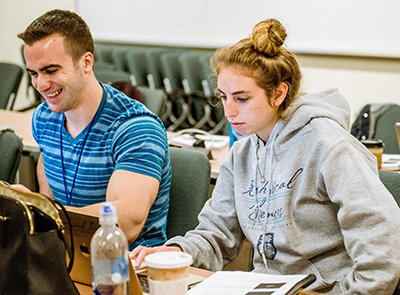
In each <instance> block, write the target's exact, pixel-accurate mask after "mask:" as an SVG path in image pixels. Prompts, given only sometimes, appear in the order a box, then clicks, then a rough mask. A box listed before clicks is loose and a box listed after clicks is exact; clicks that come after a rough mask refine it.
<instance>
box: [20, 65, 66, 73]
mask: <svg viewBox="0 0 400 295" xmlns="http://www.w3.org/2000/svg"><path fill="white" fill-rule="evenodd" d="M49 68H61V66H60V65H57V64H51V65H47V66H45V67H43V68H40V69H39V72H43V71H45V70H47V69H49ZM26 71H27V72H34V71H33V70H31V69H30V68H26Z"/></svg>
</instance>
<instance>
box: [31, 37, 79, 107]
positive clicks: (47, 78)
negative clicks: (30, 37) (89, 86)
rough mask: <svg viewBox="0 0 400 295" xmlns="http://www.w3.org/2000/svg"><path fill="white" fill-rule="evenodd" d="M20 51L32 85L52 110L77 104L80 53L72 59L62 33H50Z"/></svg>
mask: <svg viewBox="0 0 400 295" xmlns="http://www.w3.org/2000/svg"><path fill="white" fill-rule="evenodd" d="M24 55H25V60H26V66H27V67H26V68H27V71H28V72H29V73H30V75H31V78H32V84H33V86H34V87H35V88H36V90H37V91H39V92H40V94H41V95H42V96H43V98H44V99H45V100H46V101H47V103H48V105H49V107H50V109H51V110H52V111H53V112H56V113H63V112H67V111H70V110H73V109H74V108H76V107H77V106H78V105H79V103H80V102H81V101H82V99H83V98H84V97H83V95H82V93H83V90H84V87H85V86H84V85H85V79H84V78H85V66H84V57H82V58H81V60H79V61H78V62H74V61H73V59H72V57H71V56H70V55H69V54H68V53H67V52H66V50H65V44H64V37H62V36H61V35H59V34H53V35H50V36H48V37H46V38H44V39H41V40H39V41H37V42H35V43H34V44H32V45H31V46H29V45H25V46H24Z"/></svg>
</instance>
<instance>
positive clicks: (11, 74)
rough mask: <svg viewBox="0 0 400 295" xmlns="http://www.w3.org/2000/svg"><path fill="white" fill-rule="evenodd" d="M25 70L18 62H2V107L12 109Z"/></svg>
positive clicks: (0, 92)
mask: <svg viewBox="0 0 400 295" xmlns="http://www.w3.org/2000/svg"><path fill="white" fill-rule="evenodd" d="M23 74H24V70H23V69H22V67H20V66H19V65H17V64H13V63H6V62H2V63H0V83H1V86H0V109H5V110H12V109H13V106H14V102H15V99H16V97H17V92H18V88H19V85H20V84H21V80H22V76H23Z"/></svg>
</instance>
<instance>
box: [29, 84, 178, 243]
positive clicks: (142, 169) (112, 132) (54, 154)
mask: <svg viewBox="0 0 400 295" xmlns="http://www.w3.org/2000/svg"><path fill="white" fill-rule="evenodd" d="M102 86H103V89H104V94H103V98H102V102H101V104H100V106H99V110H98V114H97V115H96V116H95V117H94V118H93V125H92V127H91V128H90V130H88V129H89V125H90V124H88V126H87V127H86V128H85V129H84V130H83V131H82V132H81V133H80V134H79V135H78V136H76V137H75V138H72V137H71V135H70V134H69V133H68V131H67V130H66V129H65V127H64V114H62V113H53V112H52V111H51V110H50V109H49V107H48V105H47V103H46V102H44V103H43V104H41V105H40V106H39V107H38V108H37V109H36V110H35V112H34V115H33V120H32V130H33V136H34V137H35V139H36V141H37V142H38V144H39V148H40V151H41V152H42V155H43V162H44V168H45V173H46V177H47V181H48V183H49V186H50V188H51V189H52V191H53V194H54V197H55V198H56V199H57V200H58V201H60V202H61V203H62V204H64V205H68V203H69V202H68V198H67V196H68V195H69V196H70V203H69V204H70V205H71V206H76V207H82V206H87V205H91V204H95V203H100V202H104V201H105V200H106V191H107V185H108V182H109V180H110V177H111V175H112V173H113V172H114V171H115V170H118V169H122V170H128V171H132V172H136V173H140V174H144V175H148V176H151V177H154V178H156V179H158V180H159V181H160V186H159V190H158V194H157V198H156V200H155V202H154V203H153V205H152V207H151V209H150V212H149V215H148V217H147V220H146V223H145V225H144V227H143V230H142V232H141V233H140V234H139V236H138V238H137V239H136V241H135V242H134V244H133V245H131V246H132V247H131V248H133V247H136V246H137V245H139V244H140V245H144V246H154V245H159V244H162V243H164V242H165V240H166V234H165V231H166V224H167V213H168V206H169V188H170V184H171V165H170V160H169V150H168V140H167V135H166V131H165V128H164V126H163V124H162V122H161V120H160V119H159V118H158V117H157V116H156V115H154V114H153V113H151V112H150V111H149V110H148V109H147V108H146V107H145V106H144V105H143V104H141V103H140V102H138V101H136V100H134V99H130V98H129V97H127V96H126V95H125V94H123V93H122V92H120V91H117V90H115V89H114V88H112V87H110V86H108V85H105V84H102ZM88 131H90V132H89V134H88ZM60 132H62V135H61V134H60ZM86 135H88V136H87V137H86ZM61 138H62V144H61ZM85 139H86V140H85ZM85 141H86V142H85ZM61 147H62V150H61ZM82 148H83V150H82ZM81 151H82V155H81V158H80V161H79V157H80V153H81ZM61 152H62V157H61ZM61 159H63V161H62V160H61ZM78 164H79V165H78ZM63 166H64V176H63V169H62V167H63ZM75 173H76V176H75ZM64 177H65V184H66V185H65V184H64ZM74 178H76V179H75V183H74V185H73V182H74ZM65 186H66V187H65ZM72 187H73V189H72V191H71V188H72ZM66 189H67V191H68V193H66ZM132 193H134V192H132Z"/></svg>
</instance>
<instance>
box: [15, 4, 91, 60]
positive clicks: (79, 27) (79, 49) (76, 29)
mask: <svg viewBox="0 0 400 295" xmlns="http://www.w3.org/2000/svg"><path fill="white" fill-rule="evenodd" d="M53 34H60V35H61V36H63V37H64V38H65V39H64V41H65V46H66V51H67V52H68V53H69V54H70V55H71V57H72V59H73V60H74V61H75V62H76V61H78V60H79V59H80V58H81V57H82V56H83V55H84V54H85V53H86V52H91V53H92V54H94V42H93V37H92V34H91V33H90V29H89V27H88V25H87V24H86V22H85V21H84V20H83V19H82V18H81V17H80V16H79V15H78V14H76V13H75V12H71V11H68V10H60V9H54V10H51V11H49V12H46V13H45V14H43V15H42V16H40V17H38V18H37V19H35V20H34V21H33V22H32V23H31V24H30V25H29V26H28V27H27V28H26V30H25V31H24V32H23V33H20V34H18V35H17V36H18V38H20V39H22V40H23V41H24V42H25V44H27V45H32V44H34V43H35V42H36V41H39V40H41V39H43V38H46V37H48V36H50V35H53Z"/></svg>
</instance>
